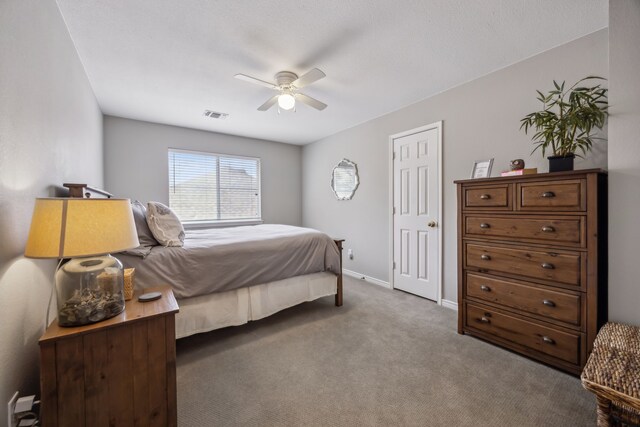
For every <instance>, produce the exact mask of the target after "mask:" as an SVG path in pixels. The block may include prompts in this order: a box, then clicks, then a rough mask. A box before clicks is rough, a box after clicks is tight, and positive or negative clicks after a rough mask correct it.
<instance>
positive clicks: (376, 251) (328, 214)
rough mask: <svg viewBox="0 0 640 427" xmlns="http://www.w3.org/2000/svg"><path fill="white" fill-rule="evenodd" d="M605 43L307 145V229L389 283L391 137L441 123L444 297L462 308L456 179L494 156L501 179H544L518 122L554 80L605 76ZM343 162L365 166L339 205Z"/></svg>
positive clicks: (549, 55) (541, 163)
mask: <svg viewBox="0 0 640 427" xmlns="http://www.w3.org/2000/svg"><path fill="white" fill-rule="evenodd" d="M607 43H608V34H607V30H601V31H598V32H596V33H593V34H591V35H588V36H586V37H583V38H581V39H579V40H576V41H573V42H571V43H568V44H565V45H563V46H560V47H557V48H555V49H552V50H549V51H547V52H544V53H542V54H540V55H537V56H534V57H532V58H530V59H527V60H525V61H522V62H519V63H517V64H514V65H512V66H509V67H507V68H504V69H502V70H499V71H496V72H494V73H491V74H489V75H487V76H484V77H481V78H479V79H477V80H474V81H471V82H469V83H466V84H463V85H461V86H458V87H456V88H453V89H450V90H447V91H445V92H443V93H440V94H438V95H436V96H433V97H431V98H428V99H426V100H424V101H421V102H418V103H416V104H413V105H411V106H408V107H406V108H403V109H401V110H399V111H396V112H393V113H390V114H387V115H385V116H382V117H379V118H377V119H374V120H371V121H369V122H366V123H363V124H361V125H358V126H356V127H354V128H351V129H348V130H346V131H343V132H340V133H338V134H336V135H333V136H330V137H328V138H325V139H323V140H320V141H318V142H316V143H313V144H310V145H307V146H305V147H304V149H303V156H302V158H303V224H304V225H305V226H308V227H313V228H317V229H320V230H323V231H325V232H327V233H329V234H331V235H333V236H340V237H343V238H345V239H346V240H347V241H346V243H345V247H346V248H353V251H354V260H348V259H345V265H344V266H345V268H347V269H349V270H353V271H356V272H359V273H362V274H365V275H368V276H372V277H374V278H377V279H380V280H383V281H388V280H389V271H388V264H389V262H388V260H389V259H390V254H389V237H388V233H389V232H388V230H389V219H390V206H389V194H388V188H389V160H388V149H389V148H388V144H389V140H388V138H389V135H392V134H395V133H399V132H402V131H405V130H409V129H412V128H416V127H418V126H422V125H426V124H430V123H433V122H436V121H439V120H443V121H444V124H443V132H444V137H443V202H444V207H443V208H444V209H443V216H444V217H443V218H442V221H441V222H442V224H443V251H444V260H443V262H444V288H445V289H444V295H443V297H444V299H447V300H450V301H456V300H457V277H456V276H457V274H456V262H457V260H456V256H457V255H456V197H455V186H454V185H453V180H455V179H460V178H468V177H469V174H470V172H471V167H472V165H473V161H474V160H479V159H486V158H490V157H494V158H495V162H494V170H493V175H494V176H495V175H499V173H500V171H501V170H504V169H508V161H509V160H511V159H515V158H524V159H525V160H526V163H527V166H528V167H537V168H538V170H539V171H540V172H546V171H547V161H546V160H545V159H543V158H542V157H541V155H540V154H538V153H536V154H535V155H534V156H532V157H531V156H529V153H530V152H531V149H532V145H531V142H530V141H531V139H530V136H527V135H525V134H523V133H522V132H520V131H519V120H520V119H521V118H522V117H523V116H524V115H526V114H527V113H530V112H532V111H535V110H536V109H539V108H540V105H539V103H538V102H537V101H536V99H535V97H536V93H535V90H536V89H541V90H548V89H551V88H552V80H553V79H556V80H559V81H561V80H567V82H568V83H573V82H574V81H576V80H578V79H580V78H582V77H585V76H587V75H590V74H595V75H600V76H603V77H607V76H608V64H607V57H608V45H607ZM416 54H419V52H416ZM434 60H437V58H436V59H434ZM425 78H428V76H425ZM416 84H419V82H417V83H416ZM606 152H607V150H606V144H602V145H601V146H599V147H597V148H596V149H595V150H594V152H593V153H591V154H590V155H589V156H588V158H587V160H586V161H579V162H578V163H577V164H576V167H577V168H587V167H594V166H595V167H606V165H607V154H606ZM343 157H346V158H348V159H350V160H352V161H354V162H356V163H357V164H358V170H359V172H360V177H361V180H360V187H359V188H358V191H357V192H356V194H355V197H354V198H353V200H351V201H346V202H345V201H341V202H339V201H337V200H336V199H335V197H334V196H333V194H332V192H331V189H330V188H329V178H330V174H331V170H332V168H333V166H334V165H335V164H336V163H338V161H340V160H341V159H342V158H343Z"/></svg>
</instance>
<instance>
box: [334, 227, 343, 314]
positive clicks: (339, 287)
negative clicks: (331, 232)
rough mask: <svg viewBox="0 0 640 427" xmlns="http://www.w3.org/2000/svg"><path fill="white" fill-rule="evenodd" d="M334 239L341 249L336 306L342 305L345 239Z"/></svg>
mask: <svg viewBox="0 0 640 427" xmlns="http://www.w3.org/2000/svg"><path fill="white" fill-rule="evenodd" d="M333 241H334V242H336V246H337V247H338V250H339V251H340V274H338V279H337V284H338V289H337V292H336V307H340V306H342V242H344V239H334V240H333Z"/></svg>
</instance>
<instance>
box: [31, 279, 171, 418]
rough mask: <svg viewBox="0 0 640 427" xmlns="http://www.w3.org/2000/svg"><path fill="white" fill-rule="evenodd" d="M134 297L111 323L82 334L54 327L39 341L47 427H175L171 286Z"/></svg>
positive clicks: (81, 329) (78, 329)
mask: <svg viewBox="0 0 640 427" xmlns="http://www.w3.org/2000/svg"><path fill="white" fill-rule="evenodd" d="M150 291H159V292H161V293H162V298H160V299H159V300H156V301H152V302H147V303H140V302H138V300H137V297H138V293H136V295H135V296H134V297H133V299H132V300H131V301H127V303H126V308H125V311H124V312H122V313H121V314H119V315H118V316H116V317H113V318H111V319H108V320H105V321H103V322H99V323H95V324H92V325H87V326H80V327H75V328H62V327H59V326H58V323H57V321H56V322H54V323H52V324H51V325H50V326H49V328H47V330H46V332H45V333H44V335H43V336H42V338H40V389H41V390H40V392H41V394H42V396H41V400H42V413H41V418H42V425H44V426H74V427H78V426H91V427H98V426H129V425H130V426H133V425H136V426H137V425H144V426H176V425H177V408H176V345H175V344H176V338H175V313H176V312H178V303H177V302H176V299H175V297H174V296H173V292H172V291H171V288H170V287H169V286H163V287H159V288H155V289H147V290H145V292H150Z"/></svg>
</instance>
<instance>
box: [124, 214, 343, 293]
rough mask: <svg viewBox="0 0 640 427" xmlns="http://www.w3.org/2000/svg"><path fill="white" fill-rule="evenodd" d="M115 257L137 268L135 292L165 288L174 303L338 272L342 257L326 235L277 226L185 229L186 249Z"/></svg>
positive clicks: (128, 265)
mask: <svg viewBox="0 0 640 427" xmlns="http://www.w3.org/2000/svg"><path fill="white" fill-rule="evenodd" d="M116 256H117V258H118V259H120V260H121V261H122V263H123V264H124V266H125V268H129V267H134V268H135V269H136V272H135V279H134V280H135V284H136V288H147V287H151V286H157V285H160V284H169V285H171V286H172V288H173V291H174V294H175V296H176V297H177V298H188V297H193V296H198V295H206V294H210V293H213V292H221V291H228V290H232V289H238V288H242V287H246V286H253V285H258V284H261V283H267V282H272V281H275V280H282V279H286V278H289V277H294V276H300V275H303V274H311V273H317V272H320V271H332V272H334V273H336V274H337V273H338V272H339V271H340V253H339V251H338V248H337V247H336V245H335V243H334V241H333V240H332V239H331V238H330V237H329V236H327V235H326V234H324V233H321V232H319V231H316V230H313V229H310V228H301V227H292V226H288V225H277V224H263V225H255V226H245V227H233V228H221V229H207V230H188V231H187V232H186V237H185V241H184V247H164V246H154V247H152V248H151V251H150V252H149V253H148V255H146V257H144V258H142V257H140V256H134V255H128V254H123V253H120V254H116Z"/></svg>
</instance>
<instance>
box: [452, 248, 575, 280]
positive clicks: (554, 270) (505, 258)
mask: <svg viewBox="0 0 640 427" xmlns="http://www.w3.org/2000/svg"><path fill="white" fill-rule="evenodd" d="M465 266H466V267H475V268H477V269H480V270H484V271H493V272H501V273H507V274H516V275H519V276H524V277H530V278H534V279H542V280H547V281H552V282H559V283H563V284H565V285H573V286H580V284H581V281H580V278H581V271H582V263H581V255H580V253H579V252H568V251H563V253H557V252H544V251H540V250H528V249H516V248H510V247H501V246H490V245H479V244H473V243H467V245H466V257H465Z"/></svg>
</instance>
